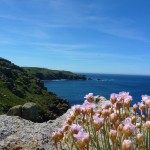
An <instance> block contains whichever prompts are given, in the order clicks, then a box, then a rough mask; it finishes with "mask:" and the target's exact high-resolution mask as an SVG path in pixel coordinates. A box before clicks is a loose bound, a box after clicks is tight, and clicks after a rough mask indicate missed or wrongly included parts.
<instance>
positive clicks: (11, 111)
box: [7, 105, 22, 117]
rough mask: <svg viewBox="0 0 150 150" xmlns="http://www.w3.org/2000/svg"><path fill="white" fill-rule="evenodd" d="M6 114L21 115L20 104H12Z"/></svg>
mask: <svg viewBox="0 0 150 150" xmlns="http://www.w3.org/2000/svg"><path fill="white" fill-rule="evenodd" d="M7 115H8V116H20V117H21V116H22V106H21V105H17V106H14V107H12V108H10V109H9V111H8V112H7Z"/></svg>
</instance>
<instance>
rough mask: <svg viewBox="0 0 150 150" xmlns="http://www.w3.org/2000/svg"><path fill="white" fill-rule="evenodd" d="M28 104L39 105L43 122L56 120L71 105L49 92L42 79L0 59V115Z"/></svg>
mask: <svg viewBox="0 0 150 150" xmlns="http://www.w3.org/2000/svg"><path fill="white" fill-rule="evenodd" d="M27 102H33V103H36V104H37V105H38V107H39V114H40V115H41V121H46V120H49V119H55V118H56V117H58V116H60V115H61V114H63V113H64V112H66V111H67V110H68V108H69V103H68V102H67V101H66V100H64V99H61V98H60V97H58V96H57V95H55V94H53V93H51V92H48V91H47V89H46V88H45V87H44V84H43V83H42V82H41V80H40V79H38V78H37V77H35V76H34V75H32V74H30V73H29V72H27V71H26V70H25V69H24V68H21V67H19V66H17V65H15V64H13V63H11V62H10V61H8V60H6V59H3V58H0V114H3V113H6V112H7V111H8V110H9V109H10V108H11V107H13V106H15V105H23V104H24V103H27Z"/></svg>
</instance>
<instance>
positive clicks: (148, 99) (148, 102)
mask: <svg viewBox="0 0 150 150" xmlns="http://www.w3.org/2000/svg"><path fill="white" fill-rule="evenodd" d="M142 102H143V103H144V104H145V105H146V106H147V107H150V96H148V95H142Z"/></svg>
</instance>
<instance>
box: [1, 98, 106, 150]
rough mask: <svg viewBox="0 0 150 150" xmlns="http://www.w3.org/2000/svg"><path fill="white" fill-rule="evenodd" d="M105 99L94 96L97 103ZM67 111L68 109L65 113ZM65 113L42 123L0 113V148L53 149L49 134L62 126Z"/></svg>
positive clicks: (7, 149) (14, 149) (2, 149)
mask: <svg viewBox="0 0 150 150" xmlns="http://www.w3.org/2000/svg"><path fill="white" fill-rule="evenodd" d="M105 100H106V99H105V98H104V97H101V96H97V97H95V101H96V103H97V104H98V105H101V102H103V101H105ZM18 107H19V106H17V108H18ZM69 112H70V109H69V110H68V111H67V113H66V114H68V113H69ZM66 114H64V115H62V116H61V117H59V118H57V119H55V120H49V121H47V122H43V123H34V122H31V121H29V120H25V119H23V118H21V117H18V116H7V115H0V150H55V147H54V143H53V141H52V140H51V135H52V132H54V131H56V129H57V128H59V127H62V125H63V123H64V121H65V118H66Z"/></svg>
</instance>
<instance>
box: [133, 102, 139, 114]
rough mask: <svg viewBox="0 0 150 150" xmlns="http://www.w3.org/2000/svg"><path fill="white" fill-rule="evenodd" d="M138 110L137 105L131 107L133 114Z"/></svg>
mask: <svg viewBox="0 0 150 150" xmlns="http://www.w3.org/2000/svg"><path fill="white" fill-rule="evenodd" d="M138 108H139V107H138V105H137V104H134V105H133V110H134V111H135V112H136V111H137V110H138Z"/></svg>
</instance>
